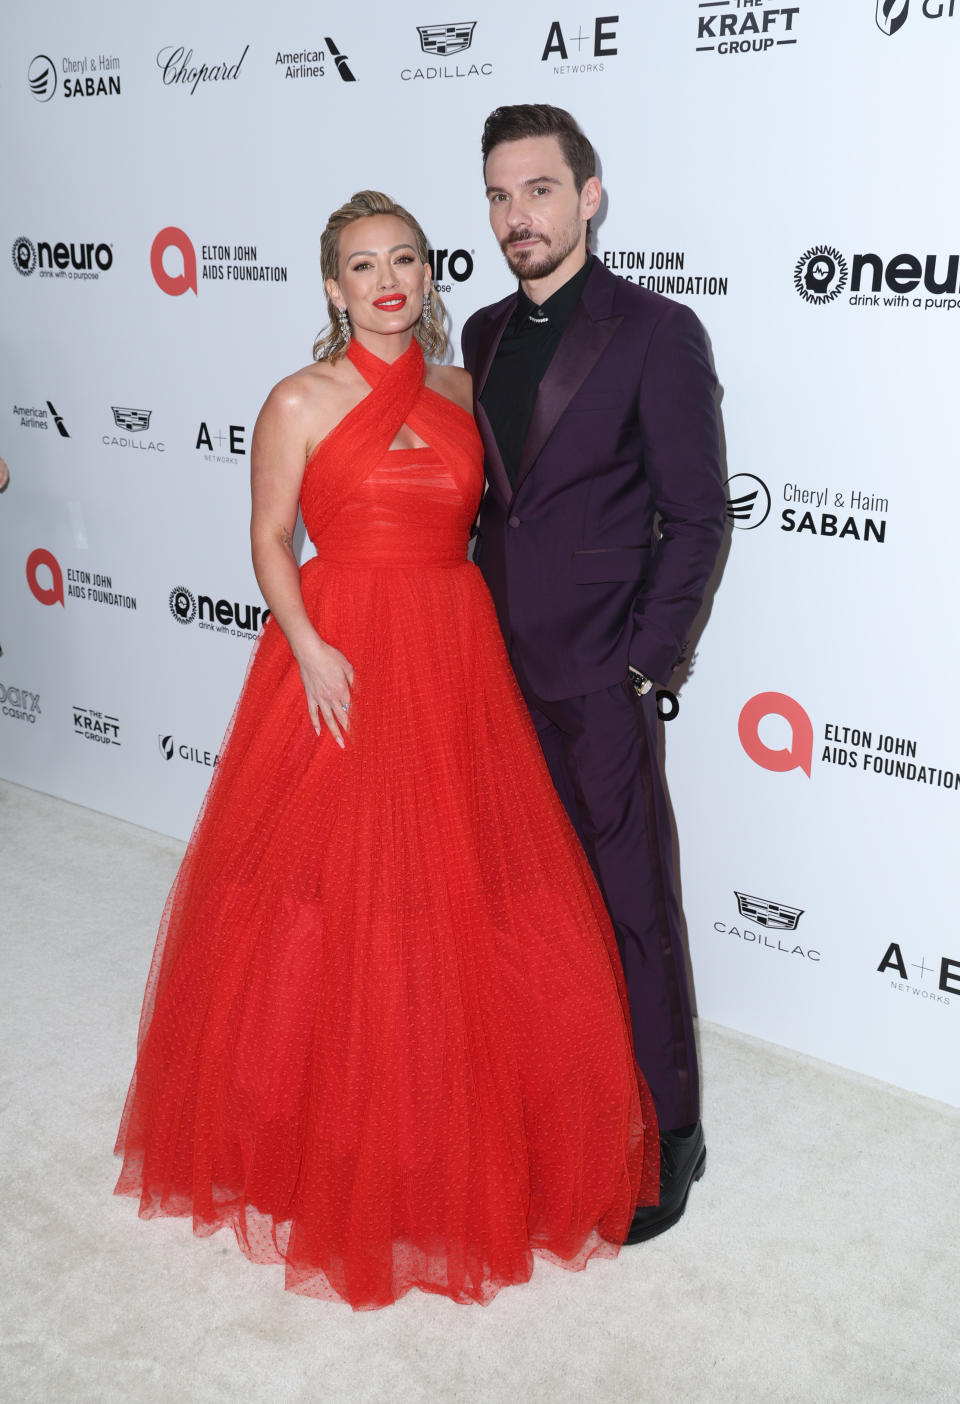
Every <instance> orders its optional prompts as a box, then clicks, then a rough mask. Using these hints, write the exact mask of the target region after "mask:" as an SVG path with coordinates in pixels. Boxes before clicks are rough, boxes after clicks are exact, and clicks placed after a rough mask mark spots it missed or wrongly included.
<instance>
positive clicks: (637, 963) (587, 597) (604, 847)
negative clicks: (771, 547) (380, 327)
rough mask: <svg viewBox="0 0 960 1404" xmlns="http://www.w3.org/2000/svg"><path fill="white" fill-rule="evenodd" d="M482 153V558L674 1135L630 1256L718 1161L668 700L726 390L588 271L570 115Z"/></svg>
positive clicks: (691, 322)
mask: <svg viewBox="0 0 960 1404" xmlns="http://www.w3.org/2000/svg"><path fill="white" fill-rule="evenodd" d="M482 147H483V158H484V178H485V181H486V186H487V199H488V202H489V209H490V224H491V226H492V228H493V232H494V234H495V235H496V238H497V240H498V242H499V244H500V247H501V248H502V250H503V253H504V255H505V257H506V260H507V263H508V265H509V267H510V269H511V271H512V272H513V273H515V274H516V275H517V277H518V278H519V287H518V289H517V292H516V293H514V294H512V295H511V296H510V297H507V298H505V299H504V300H503V301H502V302H499V303H496V304H495V305H494V306H492V307H485V308H483V309H481V311H479V312H477V313H475V314H474V316H473V317H471V318H470V320H469V321H468V323H467V325H466V327H465V328H464V333H463V357H464V363H465V365H466V367H467V369H468V370H469V371H470V372H471V374H472V375H473V379H474V395H475V404H476V413H477V419H478V422H479V425H480V432H481V434H482V436H483V441H484V446H485V450H486V471H487V478H488V483H489V487H488V491H487V492H486V494H485V496H484V499H483V504H482V506H481V509H480V517H479V522H478V527H477V543H476V555H475V559H476V561H477V563H478V565H479V566H480V569H481V570H482V571H483V574H484V577H485V579H486V581H487V584H488V585H489V587H490V590H491V592H492V594H493V598H494V601H495V603H496V607H497V612H498V615H499V618H500V624H501V627H502V629H503V633H504V637H505V639H506V642H507V647H508V649H509V651H510V658H511V661H512V663H513V666H514V669H515V671H516V674H517V678H518V681H519V683H520V687H521V688H522V690H523V693H524V696H525V698H526V701H527V705H528V706H529V708H530V712H531V715H532V717H533V721H534V724H535V726H536V728H537V732H538V734H539V737H540V742H541V745H542V747H543V751H544V755H545V756H546V760H547V764H548V766H549V768H550V773H551V775H552V776H553V781H554V784H555V785H556V787H557V790H558V791H559V793H560V796H561V798H562V800H563V802H564V805H565V807H566V809H567V812H568V814H569V815H570V818H571V820H572V822H573V825H574V827H575V828H576V830H577V833H578V834H579V836H580V839H581V842H582V843H583V846H584V848H585V850H586V852H587V855H588V857H589V859H590V862H591V864H592V866H593V869H594V872H595V874H596V877H597V881H598V882H599V884H600V888H601V891H602V892H603V895H604V899H605V901H606V904H607V907H608V909H609V912H610V916H611V919H612V921H613V925H614V929H615V931H616V934H617V941H618V944H619V947H620V952H621V955H622V957H623V965H624V971H625V973H626V978H627V988H628V991H629V996H630V1008H631V1013H632V1017H633V1028H634V1041H635V1045H636V1053H637V1061H638V1063H639V1065H640V1067H641V1069H642V1070H643V1073H644V1075H645V1076H646V1079H647V1082H648V1083H649V1085H650V1089H651V1091H652V1093H653V1097H654V1100H655V1103H656V1107H657V1115H658V1117H659V1121H660V1132H661V1136H660V1142H661V1165H662V1171H661V1193H660V1205H659V1207H657V1208H654V1209H639V1210H638V1211H637V1215H636V1218H635V1219H634V1223H633V1226H632V1228H631V1230H630V1234H629V1237H628V1240H627V1241H628V1242H631V1243H635V1242H639V1241H640V1240H641V1239H645V1238H650V1237H652V1236H653V1235H654V1234H657V1233H661V1232H662V1231H663V1230H664V1229H666V1228H669V1227H670V1226H671V1224H674V1223H676V1221H677V1220H678V1219H679V1218H680V1216H681V1214H682V1213H683V1211H684V1209H685V1207H686V1202H687V1195H688V1194H689V1191H690V1186H691V1183H692V1182H693V1181H694V1180H695V1179H699V1178H700V1176H701V1175H702V1173H703V1168H704V1164H705V1158H706V1150H705V1146H704V1140H703V1131H702V1128H701V1125H700V1105H699V1076H698V1069H697V1054H696V1046H695V1043H694V1037H693V1023H692V1018H691V1007H690V996H689V992H688V988H687V977H686V965H685V956H684V950H683V945H682V934H681V921H680V909H679V903H678V901H677V896H676V887H675V880H674V873H673V859H672V831H671V820H670V811H669V806H668V802H667V797H666V793H665V790H664V784H663V778H662V775H661V773H660V768H659V761H658V746H657V741H658V726H659V720H658V717H657V702H656V694H655V687H654V685H655V684H656V683H661V684H665V683H666V682H667V680H668V679H669V677H670V675H671V673H672V672H673V670H674V668H675V667H676V666H677V664H678V663H679V662H680V659H681V655H682V654H683V650H684V647H685V641H686V637H687V634H688V631H689V629H690V626H691V625H692V623H693V620H694V617H695V615H696V614H697V611H698V610H699V608H700V604H701V602H702V599H703V594H704V590H705V588H706V585H707V581H708V579H709V576H710V574H711V571H712V569H713V566H714V562H715V560H716V556H717V551H718V549H719V546H720V541H721V536H722V533H723V526H724V520H725V511H726V504H725V499H724V494H723V490H722V487H721V472H720V453H719V442H718V432H717V415H716V402H715V390H716V381H715V378H714V375H713V371H712V369H711V366H710V361H709V359H708V356H707V350H706V344H705V340H704V334H703V330H702V328H701V326H700V323H699V321H698V320H697V318H696V317H695V316H694V314H693V313H692V312H691V311H690V310H689V309H688V308H687V307H684V306H682V305H681V304H679V303H676V302H672V301H670V300H668V299H667V298H664V297H660V296H658V295H657V294H655V293H651V292H648V291H647V290H646V289H644V288H640V287H637V286H635V285H634V284H632V283H629V282H626V281H624V280H623V279H621V278H618V277H616V276H615V275H614V274H612V273H610V272H609V271H608V270H607V269H606V268H604V266H603V264H602V263H600V262H599V261H598V260H597V259H596V258H595V257H593V256H592V255H591V254H589V253H588V250H587V236H588V232H589V228H588V227H589V220H590V218H591V216H592V215H594V214H595V213H596V211H597V208H598V206H599V204H600V195H601V190H600V182H599V181H598V180H597V177H596V173H595V172H596V158H595V154H594V151H593V147H592V146H591V145H590V143H589V141H587V139H586V137H585V136H584V135H583V133H582V132H581V131H580V129H579V127H578V126H577V124H576V122H575V121H574V120H573V118H572V117H571V116H570V114H569V113H568V112H564V111H563V110H562V109H560V108H555V107H550V106H547V105H545V104H533V105H522V106H515V107H500V108H497V109H496V111H494V112H492V113H491V114H490V116H489V117H488V118H487V122H486V125H485V127H484V132H483V143H482Z"/></svg>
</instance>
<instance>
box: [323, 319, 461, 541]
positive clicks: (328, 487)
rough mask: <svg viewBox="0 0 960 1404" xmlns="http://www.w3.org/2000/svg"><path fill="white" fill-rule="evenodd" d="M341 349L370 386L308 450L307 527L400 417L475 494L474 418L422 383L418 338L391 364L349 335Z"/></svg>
mask: <svg viewBox="0 0 960 1404" xmlns="http://www.w3.org/2000/svg"><path fill="white" fill-rule="evenodd" d="M347 356H348V357H349V359H350V361H351V362H352V364H353V365H354V366H355V367H356V369H357V370H358V371H359V373H360V374H361V375H362V376H363V378H364V380H365V381H366V382H367V384H368V385H369V386H370V393H369V394H368V395H365V396H364V398H363V399H362V400H361V401H360V403H359V404H358V405H357V406H356V407H355V408H354V409H352V410H351V411H350V413H349V414H347V415H345V416H344V418H343V419H341V421H340V423H339V424H337V425H336V426H335V427H334V428H333V429H332V430H331V431H330V433H329V434H328V435H327V436H326V438H325V439H322V440H321V442H320V443H319V444H318V445H317V447H316V448H315V449H314V451H313V453H312V454H311V456H310V459H309V461H308V463H307V466H306V469H305V471H304V476H303V484H302V487H301V492H300V501H301V510H302V512H303V516H304V521H305V522H307V525H308V527H309V526H310V524H311V522H313V523H316V524H318V525H320V526H321V528H322V526H323V524H325V523H329V522H330V521H331V520H332V518H333V517H334V516H335V515H336V513H337V512H339V510H340V509H341V508H342V507H343V505H344V503H345V502H347V501H348V500H349V499H350V498H351V496H352V495H353V494H355V493H356V492H357V490H358V489H359V488H360V487H361V486H362V484H363V483H364V482H365V481H366V479H367V478H368V477H369V476H370V474H371V473H372V472H373V470H374V469H375V468H376V467H377V465H378V464H380V463H381V462H382V460H383V458H384V455H385V454H386V453H387V452H388V451H389V449H390V445H391V444H392V443H393V441H394V439H395V438H396V436H397V433H398V432H399V430H400V427H401V425H404V424H406V425H408V426H409V427H410V428H411V429H412V430H413V431H414V433H415V434H417V435H418V436H419V437H420V438H421V439H422V440H423V441H424V443H426V444H429V445H430V447H431V448H432V449H433V450H434V451H435V453H436V454H438V455H439V457H440V459H441V460H442V462H443V464H444V465H445V466H446V468H447V470H448V471H449V472H450V474H451V476H452V477H453V478H454V480H455V481H456V483H457V486H458V488H459V489H460V491H461V492H462V493H463V494H464V497H465V499H467V500H469V501H473V500H474V499H476V498H478V497H479V491H480V486H479V484H480V483H482V470H481V463H482V452H483V451H482V448H481V445H480V440H479V436H478V434H477V430H476V426H475V424H474V422H473V417H472V416H471V415H470V414H468V413H467V411H466V410H463V409H461V408H460V406H459V405H456V404H454V403H453V401H452V400H448V399H447V398H446V397H445V396H443V395H439V394H437V392H436V391H434V390H431V389H429V388H428V387H427V386H426V385H425V384H424V374H425V370H424V361H423V352H422V351H421V349H420V346H419V344H418V343H417V342H416V341H411V343H410V346H409V347H408V348H407V350H406V351H405V352H404V353H403V355H402V356H400V357H398V359H397V360H396V361H394V362H393V363H392V364H391V363H389V362H387V361H381V360H380V358H379V357H378V356H374V355H373V354H372V352H370V351H367V350H366V349H365V348H364V347H363V346H361V345H360V344H359V343H358V342H357V341H356V340H355V339H354V340H351V342H350V344H349V346H348V347H347ZM311 534H312V533H311Z"/></svg>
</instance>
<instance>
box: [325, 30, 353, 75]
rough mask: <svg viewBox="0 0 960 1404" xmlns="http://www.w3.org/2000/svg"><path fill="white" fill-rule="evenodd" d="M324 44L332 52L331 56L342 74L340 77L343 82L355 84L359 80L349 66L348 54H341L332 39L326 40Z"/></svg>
mask: <svg viewBox="0 0 960 1404" xmlns="http://www.w3.org/2000/svg"><path fill="white" fill-rule="evenodd" d="M323 42H324V43H325V44H326V46H327V48H328V49H329V50H330V56H331V58H332V59H333V61H334V63H335V64H336V65H337V72H338V73H339V74H340V77H341V78H342V79H343V81H344V82H345V83H355V82H356V81H357V80H356V77H355V75H354V74H353V73H352V72H351V70H350V68H349V67H348V65H347V56H346V54H342V53H341V52H340V50H339V49H338V48H337V46H336V44H335V43H334V42H333V40H332V39H324V41H323Z"/></svg>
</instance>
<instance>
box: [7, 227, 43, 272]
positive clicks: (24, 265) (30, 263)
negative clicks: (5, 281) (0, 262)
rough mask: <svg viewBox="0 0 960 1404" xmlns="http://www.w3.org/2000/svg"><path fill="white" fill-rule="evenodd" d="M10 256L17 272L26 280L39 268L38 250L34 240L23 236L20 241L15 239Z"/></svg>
mask: <svg viewBox="0 0 960 1404" xmlns="http://www.w3.org/2000/svg"><path fill="white" fill-rule="evenodd" d="M10 256H11V258H12V259H13V266H14V268H15V269H16V270H17V272H18V273H22V274H23V276H24V277H25V278H29V277H30V274H31V273H32V272H33V270H34V269H35V268H36V266H37V250H36V246H35V244H34V243H33V242H32V240H30V239H27V238H25V237H24V235H23V234H21V235H20V237H19V239H14V241H13V248H12V249H11V250H10Z"/></svg>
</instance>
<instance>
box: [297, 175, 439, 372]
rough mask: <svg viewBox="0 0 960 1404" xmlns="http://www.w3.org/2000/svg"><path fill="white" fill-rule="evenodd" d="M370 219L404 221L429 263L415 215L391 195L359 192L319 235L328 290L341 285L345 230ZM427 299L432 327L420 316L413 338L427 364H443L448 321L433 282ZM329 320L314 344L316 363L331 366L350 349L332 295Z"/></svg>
mask: <svg viewBox="0 0 960 1404" xmlns="http://www.w3.org/2000/svg"><path fill="white" fill-rule="evenodd" d="M371 215H393V216H395V218H397V219H402V220H403V222H404V224H405V225H406V226H407V228H408V229H409V230H410V232H411V233H412V235H413V238H414V243H415V244H416V248H417V257H418V258H419V259H420V262H421V263H429V261H430V260H429V257H428V255H429V249H428V246H427V236H426V235H425V234H424V232H423V230H422V229H421V228H420V226H419V224H418V223H417V221H416V220H415V219H414V217H413V215H412V214H410V212H409V211H408V210H405V209H404V208H403V206H402V205H398V204H397V202H396V200H391V199H390V196H389V195H384V194H382V193H381V192H380V191H379V190H358V191H357V193H356V195H354V196H352V198H351V199H349V200H348V201H347V203H346V204H345V205H341V206H340V208H339V209H338V210H334V212H333V214H332V215H331V216H330V218H329V219H328V220H327V227H326V229H325V230H324V231H323V233H322V234H321V235H320V271H321V273H322V274H323V281H324V286H326V282H327V279H328V278H333V279H335V280H336V281H337V282H339V281H340V235H341V234H342V232H343V230H344V229H346V228H347V226H348V225H350V224H354V223H355V222H356V221H357V220H358V219H369V218H370V216H371ZM427 297H428V298H429V303H430V323H429V326H427V327H424V325H423V316H422V315H421V316H420V317H419V318H418V319H417V321H416V324H415V325H414V328H413V334H414V336H415V337H416V339H417V341H419V343H420V347H421V349H422V351H423V354H424V356H425V357H426V358H427V360H433V361H440V360H442V359H443V355H444V352H445V351H446V349H447V334H446V332H445V331H444V325H443V324H444V321H445V319H446V308H445V307H444V305H443V302H442V301H441V300H440V298H439V297H438V296H437V291H436V288H435V287H434V286H433V283H432V282H431V284H430V291H429V292H428V294H427ZM327 316H328V318H329V326H328V327H327V329H326V331H323V332H321V333H320V335H319V336H318V337H317V339H316V341H315V342H314V343H313V359H314V360H315V361H329V362H331V364H332V363H334V362H336V361H339V359H340V357H341V356H342V355H343V353H344V352H345V351H346V349H347V347H346V343H345V342H344V340H343V338H342V337H341V335H340V324H339V322H338V320H337V307H336V305H335V303H334V302H333V301H332V299H331V298H330V295H329V293H328V294H327Z"/></svg>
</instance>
